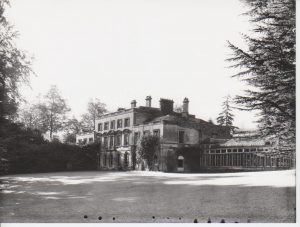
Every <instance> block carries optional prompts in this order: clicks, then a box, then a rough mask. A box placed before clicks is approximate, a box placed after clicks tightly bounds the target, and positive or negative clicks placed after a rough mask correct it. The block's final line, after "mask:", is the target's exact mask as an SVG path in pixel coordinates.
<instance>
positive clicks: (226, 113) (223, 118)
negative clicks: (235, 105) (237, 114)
mask: <svg viewBox="0 0 300 227" xmlns="http://www.w3.org/2000/svg"><path fill="white" fill-rule="evenodd" d="M230 102H231V100H230V96H229V95H228V96H226V99H225V101H224V102H223V104H222V108H223V110H222V112H221V113H220V114H219V117H218V118H217V122H218V124H219V125H222V126H232V122H233V117H234V115H233V114H232V113H231V111H232V108H231V106H230Z"/></svg>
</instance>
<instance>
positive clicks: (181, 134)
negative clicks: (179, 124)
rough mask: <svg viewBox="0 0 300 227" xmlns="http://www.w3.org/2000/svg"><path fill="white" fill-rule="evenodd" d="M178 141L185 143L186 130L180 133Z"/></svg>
mask: <svg viewBox="0 0 300 227" xmlns="http://www.w3.org/2000/svg"><path fill="white" fill-rule="evenodd" d="M178 143H184V131H179V133H178Z"/></svg>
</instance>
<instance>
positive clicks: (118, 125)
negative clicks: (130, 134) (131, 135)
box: [117, 119, 123, 128]
mask: <svg viewBox="0 0 300 227" xmlns="http://www.w3.org/2000/svg"><path fill="white" fill-rule="evenodd" d="M122 122H123V121H122V119H119V120H118V121H117V128H122Z"/></svg>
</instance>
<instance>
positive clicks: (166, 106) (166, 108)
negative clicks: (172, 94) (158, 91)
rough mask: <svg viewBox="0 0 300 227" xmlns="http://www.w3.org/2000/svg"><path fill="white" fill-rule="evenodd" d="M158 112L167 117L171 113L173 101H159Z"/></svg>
mask: <svg viewBox="0 0 300 227" xmlns="http://www.w3.org/2000/svg"><path fill="white" fill-rule="evenodd" d="M159 102H160V110H161V111H162V112H163V114H165V115H167V114H170V113H172V112H173V104H174V101H173V100H170V99H160V101H159Z"/></svg>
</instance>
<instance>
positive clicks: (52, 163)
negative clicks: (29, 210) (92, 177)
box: [0, 121, 99, 173]
mask: <svg viewBox="0 0 300 227" xmlns="http://www.w3.org/2000/svg"><path fill="white" fill-rule="evenodd" d="M1 129H2V130H0V157H2V158H5V159H7V160H8V163H9V173H33V172H51V171H66V170H95V169H96V165H97V152H99V144H92V145H87V146H84V147H79V146H75V145H69V144H62V143H60V142H47V141H45V140H44V139H43V137H42V135H41V134H40V133H39V131H37V130H32V129H28V128H25V127H24V126H22V125H21V124H15V123H14V124H12V123H10V122H9V121H6V122H5V125H4V126H3V127H2V128H1Z"/></svg>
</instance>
